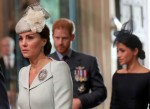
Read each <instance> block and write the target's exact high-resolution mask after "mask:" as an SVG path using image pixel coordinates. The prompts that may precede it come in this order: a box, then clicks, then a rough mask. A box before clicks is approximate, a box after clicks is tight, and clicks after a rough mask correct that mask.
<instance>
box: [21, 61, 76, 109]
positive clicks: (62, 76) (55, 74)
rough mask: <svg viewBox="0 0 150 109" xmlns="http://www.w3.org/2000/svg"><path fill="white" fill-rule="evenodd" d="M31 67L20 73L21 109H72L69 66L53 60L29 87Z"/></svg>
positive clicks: (23, 69) (24, 68)
mask: <svg viewBox="0 0 150 109" xmlns="http://www.w3.org/2000/svg"><path fill="white" fill-rule="evenodd" d="M30 67H31V65H29V66H27V67H23V68H22V69H21V70H20V72H19V95H18V105H19V108H20V109H71V108H72V99H73V86H72V79H71V73H70V69H69V67H68V65H67V64H66V63H65V62H63V61H56V60H53V61H51V62H49V63H48V64H46V65H45V66H44V67H43V68H42V70H41V71H40V72H39V74H38V75H37V76H36V77H35V79H34V80H33V82H32V84H31V86H30V87H29V70H30Z"/></svg>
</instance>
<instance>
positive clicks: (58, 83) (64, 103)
mask: <svg viewBox="0 0 150 109" xmlns="http://www.w3.org/2000/svg"><path fill="white" fill-rule="evenodd" d="M53 84H54V102H55V109H71V108H72V100H73V84H72V79H71V73H70V69H69V67H68V65H67V64H66V63H65V62H61V61H60V62H58V64H57V65H56V66H55V72H54V73H53Z"/></svg>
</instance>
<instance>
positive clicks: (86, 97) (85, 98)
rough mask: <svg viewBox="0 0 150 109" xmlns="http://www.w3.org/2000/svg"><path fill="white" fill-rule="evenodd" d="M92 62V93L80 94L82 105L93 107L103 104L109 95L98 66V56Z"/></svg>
mask: <svg viewBox="0 0 150 109" xmlns="http://www.w3.org/2000/svg"><path fill="white" fill-rule="evenodd" d="M90 63H91V72H90V76H91V77H90V78H91V83H90V85H91V93H86V94H83V95H81V96H79V99H80V100H81V103H82V107H84V108H92V107H95V106H97V105H99V104H101V103H102V102H103V101H104V100H105V99H106V97H107V90H106V87H105V85H104V83H103V78H102V75H101V74H100V70H99V68H98V63H97V60H96V58H94V59H93V60H92V62H90Z"/></svg>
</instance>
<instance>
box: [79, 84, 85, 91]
mask: <svg viewBox="0 0 150 109" xmlns="http://www.w3.org/2000/svg"><path fill="white" fill-rule="evenodd" d="M78 91H79V92H80V93H82V92H84V91H85V86H84V84H81V85H80V87H78Z"/></svg>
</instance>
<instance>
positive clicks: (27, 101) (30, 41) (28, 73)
mask: <svg viewBox="0 0 150 109" xmlns="http://www.w3.org/2000/svg"><path fill="white" fill-rule="evenodd" d="M47 15H48V13H47V12H46V11H45V10H44V9H43V8H41V6H40V5H38V4H36V5H32V6H29V7H28V8H27V11H26V14H25V15H24V16H23V17H22V18H21V19H20V20H19V22H18V23H17V25H16V33H17V34H18V37H19V46H20V49H21V53H22V54H23V56H24V57H25V58H26V59H28V60H29V62H30V65H28V66H26V67H23V68H22V69H21V70H20V72H19V95H18V105H19V107H20V109H71V107H72V96H73V89H72V80H71V76H70V75H71V74H70V69H69V67H68V65H67V64H66V63H65V62H63V61H56V60H54V59H52V58H49V57H48V56H47V55H48V54H49V53H50V51H51V44H50V42H49V29H48V27H47V26H46V24H45V20H46V19H47V18H48V16H47Z"/></svg>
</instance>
